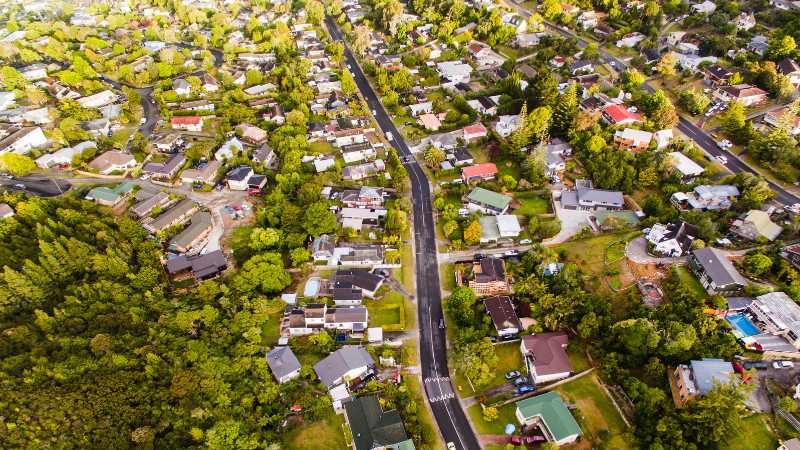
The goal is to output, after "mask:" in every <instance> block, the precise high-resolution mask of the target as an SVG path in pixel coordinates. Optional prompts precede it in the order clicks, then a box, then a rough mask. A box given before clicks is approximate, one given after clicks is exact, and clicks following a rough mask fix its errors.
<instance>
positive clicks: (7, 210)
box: [0, 203, 14, 220]
mask: <svg viewBox="0 0 800 450" xmlns="http://www.w3.org/2000/svg"><path fill="white" fill-rule="evenodd" d="M13 216H14V208H12V207H10V206H8V204H7V203H0V220H3V219H8V218H9V217H13Z"/></svg>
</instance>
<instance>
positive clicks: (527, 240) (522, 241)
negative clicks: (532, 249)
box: [519, 239, 533, 245]
mask: <svg viewBox="0 0 800 450" xmlns="http://www.w3.org/2000/svg"><path fill="white" fill-rule="evenodd" d="M519 243H520V244H522V245H528V244H532V243H533V241H532V240H530V239H523V240H521V241H519Z"/></svg>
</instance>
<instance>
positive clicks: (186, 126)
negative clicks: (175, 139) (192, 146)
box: [169, 116, 203, 133]
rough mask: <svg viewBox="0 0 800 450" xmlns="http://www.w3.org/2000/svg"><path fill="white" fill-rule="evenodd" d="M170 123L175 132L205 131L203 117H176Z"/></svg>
mask: <svg viewBox="0 0 800 450" xmlns="http://www.w3.org/2000/svg"><path fill="white" fill-rule="evenodd" d="M169 123H170V125H171V126H172V129H173V130H185V131H193V132H196V133H197V132H200V131H203V116H174V117H173V118H172V119H170V120H169Z"/></svg>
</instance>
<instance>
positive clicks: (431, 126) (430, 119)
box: [417, 113, 447, 131]
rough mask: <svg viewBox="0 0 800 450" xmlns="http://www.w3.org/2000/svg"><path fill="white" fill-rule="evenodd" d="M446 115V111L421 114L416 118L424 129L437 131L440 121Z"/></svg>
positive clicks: (440, 124)
mask: <svg viewBox="0 0 800 450" xmlns="http://www.w3.org/2000/svg"><path fill="white" fill-rule="evenodd" d="M445 117H447V114H446V113H439V114H422V115H421V116H419V118H418V119H417V123H419V124H420V125H421V126H422V127H423V128H425V129H426V130H431V131H437V130H438V129H439V128H441V126H442V121H444V119H445Z"/></svg>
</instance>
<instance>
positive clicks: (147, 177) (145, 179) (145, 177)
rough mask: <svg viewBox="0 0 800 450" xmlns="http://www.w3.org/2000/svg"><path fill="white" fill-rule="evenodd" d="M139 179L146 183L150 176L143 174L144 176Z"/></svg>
mask: <svg viewBox="0 0 800 450" xmlns="http://www.w3.org/2000/svg"><path fill="white" fill-rule="evenodd" d="M139 179H140V180H142V181H147V180H149V179H150V175H148V174H144V175H142V176H140V177H139Z"/></svg>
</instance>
